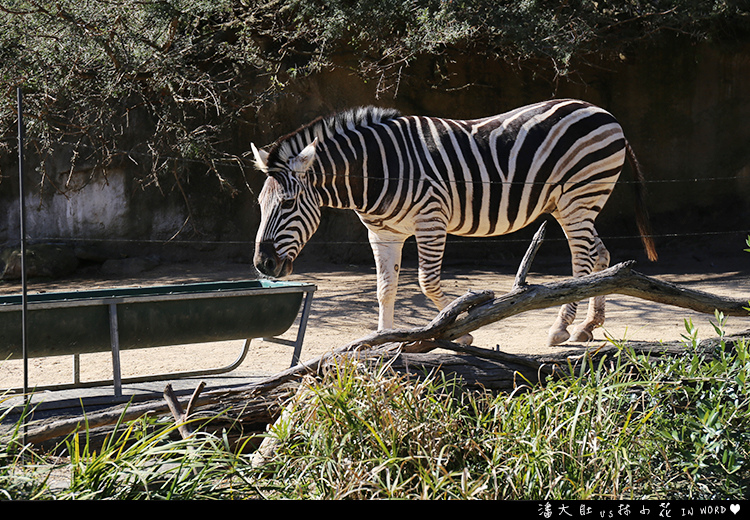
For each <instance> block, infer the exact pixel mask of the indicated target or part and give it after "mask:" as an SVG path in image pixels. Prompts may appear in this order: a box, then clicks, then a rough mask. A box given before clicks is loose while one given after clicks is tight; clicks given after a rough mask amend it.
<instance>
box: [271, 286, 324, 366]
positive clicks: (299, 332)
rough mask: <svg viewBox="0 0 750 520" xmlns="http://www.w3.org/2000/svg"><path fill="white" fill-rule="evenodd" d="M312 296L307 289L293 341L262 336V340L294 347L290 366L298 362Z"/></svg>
mask: <svg viewBox="0 0 750 520" xmlns="http://www.w3.org/2000/svg"><path fill="white" fill-rule="evenodd" d="M312 298H313V293H312V291H307V292H306V293H305V302H304V304H303V307H302V315H301V316H300V320H299V327H298V328H297V338H296V339H295V340H294V341H291V340H288V339H283V338H262V339H263V341H267V342H269V343H278V344H279V345H287V346H289V347H294V352H293V353H292V364H291V366H292V367H293V366H295V365H298V364H299V356H300V354H301V352H302V343H303V342H304V340H305V330H306V329H307V319H308V317H309V316H310V306H311V305H312Z"/></svg>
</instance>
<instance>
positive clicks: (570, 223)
mask: <svg viewBox="0 0 750 520" xmlns="http://www.w3.org/2000/svg"><path fill="white" fill-rule="evenodd" d="M555 217H556V218H557V220H558V222H559V223H560V225H561V226H562V228H563V230H564V231H565V235H566V236H567V237H568V243H569V245H570V252H571V256H572V264H573V276H574V277H579V276H585V275H587V274H589V273H591V272H592V271H599V270H601V269H604V268H606V267H607V266H608V265H609V252H608V251H607V249H606V248H605V247H604V244H603V243H602V241H601V240H600V239H599V237H598V235H597V233H596V230H595V229H594V221H593V218H590V217H588V216H587V217H584V218H582V219H580V220H578V219H575V218H572V217H575V215H572V216H568V218H565V217H561V216H560V215H559V214H558V215H555ZM591 300H592V301H591V302H590V304H589V310H588V314H587V318H586V320H585V321H584V323H583V324H582V325H581V326H580V327H578V328H577V329H576V330H575V331H574V333H573V336H572V339H573V341H588V340H590V339H593V333H592V331H593V330H594V328H596V327H598V326H600V325H601V324H603V323H604V298H603V297H602V298H592V299H591ZM577 310H578V303H577V302H572V303H567V304H565V305H563V306H562V307H561V308H560V312H559V313H558V315H557V319H556V320H555V323H554V324H553V325H552V327H550V329H549V333H548V336H547V345H550V346H552V345H560V344H562V343H565V342H566V341H568V340H570V339H571V334H570V332H568V327H569V326H570V325H572V324H573V321H574V320H575V318H576V312H577Z"/></svg>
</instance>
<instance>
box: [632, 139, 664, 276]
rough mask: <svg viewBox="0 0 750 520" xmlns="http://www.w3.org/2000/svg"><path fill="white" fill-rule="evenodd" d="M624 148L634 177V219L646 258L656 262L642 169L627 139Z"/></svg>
mask: <svg viewBox="0 0 750 520" xmlns="http://www.w3.org/2000/svg"><path fill="white" fill-rule="evenodd" d="M625 150H626V153H627V156H628V161H629V162H630V166H631V167H632V168H633V172H634V173H635V179H636V183H635V190H636V199H635V219H636V223H637V224H638V231H639V232H640V234H641V241H642V242H643V247H644V248H645V250H646V255H647V256H648V259H649V260H651V261H652V262H656V260H657V259H658V258H659V255H658V254H657V253H656V246H655V245H654V238H653V233H652V232H651V222H650V220H649V216H648V209H647V208H646V185H645V182H644V181H645V177H644V175H643V169H642V168H641V165H640V163H639V162H638V159H637V158H636V156H635V152H633V149H632V148H631V147H630V143H628V142H627V141H625Z"/></svg>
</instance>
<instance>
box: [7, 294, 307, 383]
mask: <svg viewBox="0 0 750 520" xmlns="http://www.w3.org/2000/svg"><path fill="white" fill-rule="evenodd" d="M315 290H316V286H315V285H314V284H308V283H295V282H278V281H270V280H243V281H225V282H202V283H191V284H177V285H162V286H152V287H124V288H112V289H94V290H82V291H70V292H46V293H37V294H30V295H28V296H27V300H28V302H27V306H28V309H27V327H28V330H27V332H26V335H27V337H26V340H27V351H28V357H31V358H38V357H47V356H61V355H73V356H74V370H73V371H74V374H73V382H72V383H69V384H58V385H51V386H45V387H36V390H50V389H54V390H63V389H71V388H84V387H93V386H104V385H109V384H113V385H114V391H115V396H117V397H119V396H121V395H122V384H124V383H136V382H146V381H162V380H167V379H176V378H182V377H192V376H202V375H211V374H221V373H226V372H230V371H232V370H234V369H235V368H237V367H238V366H239V365H240V364H241V363H242V362H243V360H244V359H245V357H246V355H247V352H248V349H249V346H250V342H251V341H252V339H255V338H264V339H266V340H267V341H273V342H277V343H281V344H285V345H289V346H292V347H293V348H294V350H293V353H292V366H294V365H296V364H297V363H298V362H299V356H300V352H301V350H302V343H303V340H304V335H305V329H306V327H307V320H308V317H309V313H310V305H311V303H312V295H313V293H314V291H315ZM303 298H304V305H303ZM300 308H302V314H301V316H300V320H299V325H298V329H297V336H296V339H295V340H294V341H291V340H284V339H281V338H276V336H279V335H281V334H283V333H284V332H286V331H287V330H288V329H289V328H290V327H291V326H292V325H293V323H294V321H295V319H296V318H297V315H298V314H299V313H300ZM21 315H22V297H21V295H20V294H19V295H10V296H2V297H0V360H5V359H21V358H22V355H23V353H22V319H21V318H22V316H21ZM239 339H244V340H245V343H244V345H243V348H242V352H241V353H240V355H239V357H238V358H237V359H236V360H235V361H234V362H232V363H231V364H229V365H227V366H225V367H221V368H214V369H196V370H193V371H185V372H173V373H167V374H154V375H145V376H140V377H130V378H125V379H123V378H122V376H121V368H120V351H121V350H127V349H141V348H150V347H163V346H169V345H182V344H193V343H207V342H213V341H226V340H239ZM108 350H110V351H111V353H112V372H113V379H112V380H103V381H88V382H82V381H80V370H79V369H80V365H79V363H80V361H79V356H80V354H87V353H93V352H107V351H108ZM0 362H1V361H0ZM6 391H9V392H18V391H19V389H17V388H14V389H7V390H6Z"/></svg>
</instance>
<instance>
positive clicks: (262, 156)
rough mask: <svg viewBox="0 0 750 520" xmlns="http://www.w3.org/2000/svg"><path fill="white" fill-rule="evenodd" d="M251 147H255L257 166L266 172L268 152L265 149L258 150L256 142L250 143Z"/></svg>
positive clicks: (254, 155) (254, 153)
mask: <svg viewBox="0 0 750 520" xmlns="http://www.w3.org/2000/svg"><path fill="white" fill-rule="evenodd" d="M250 147H251V148H252V149H253V157H254V158H255V167H256V168H258V169H259V170H260V171H263V172H265V171H266V170H267V168H268V152H267V151H265V150H258V149H257V148H256V147H255V144H254V143H250Z"/></svg>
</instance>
